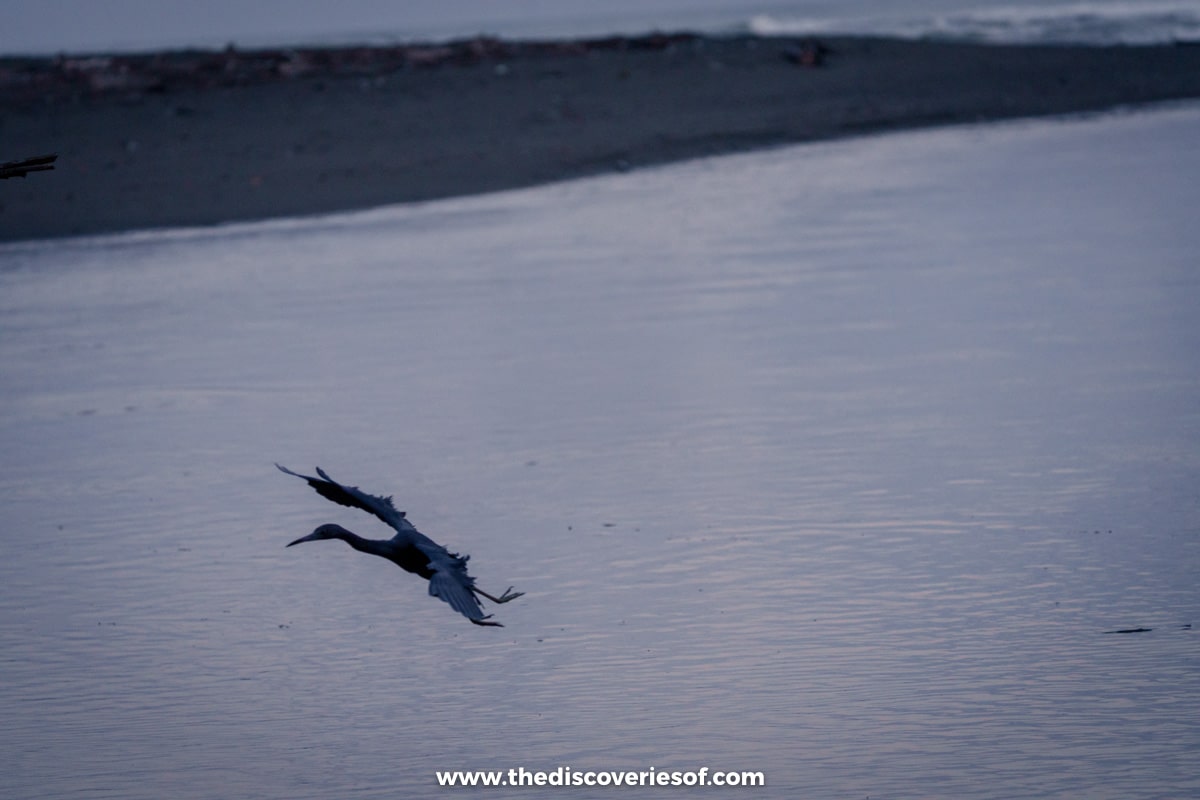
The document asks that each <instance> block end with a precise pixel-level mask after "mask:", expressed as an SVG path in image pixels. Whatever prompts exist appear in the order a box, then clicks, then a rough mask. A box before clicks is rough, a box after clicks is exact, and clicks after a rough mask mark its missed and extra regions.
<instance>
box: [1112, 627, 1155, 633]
mask: <svg viewBox="0 0 1200 800" xmlns="http://www.w3.org/2000/svg"><path fill="white" fill-rule="evenodd" d="M1152 630H1154V628H1121V629H1120V630H1119V631H1105V633H1149V632H1150V631H1152Z"/></svg>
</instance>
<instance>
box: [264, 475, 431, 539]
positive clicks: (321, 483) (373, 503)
mask: <svg viewBox="0 0 1200 800" xmlns="http://www.w3.org/2000/svg"><path fill="white" fill-rule="evenodd" d="M275 466H276V467H278V468H279V470H280V472H286V473H287V474H288V475H295V476H296V477H297V478H302V479H304V480H306V481H308V485H309V486H311V487H312V488H314V489H316V490H317V494H319V495H321V497H324V498H325V499H326V500H332V501H333V502H335V503H337V504H338V505H341V506H350V507H351V508H361V509H362V510H363V511H366V512H367V513H369V514H374V515H375V516H377V517H379V519H381V520H383V521H384V522H386V523H387V524H388V525H391V526H392V527H393V528H395V529H396V532H397V533H398V534H402V535H404V536H406V537H407V536H418V537H421V538H426V537H424V536H422V535H421V533H420V532H419V531H418V530H417V529H416V527H414V526H413V524H412V523H411V522H409V521H408V520H407V519H405V518H404V512H403V511H397V510H396V506H394V505H393V504H392V498H391V497H376V496H375V495H373V494H367V493H366V492H364V491H361V490H360V489H359V488H358V487H357V486H343V485H342V484H340V483H338V482H337V481H335V480H334V479H333V478H331V477H329V475H327V474H326V473H325V470H323V469H321V468H320V467H317V474H318V475H320V476H321V477H320V478H314V477H312V476H310V475H301V474H300V473H299V472H292V471H291V470H290V469H288V468H287V467H285V466H283V465H282V464H276V465H275Z"/></svg>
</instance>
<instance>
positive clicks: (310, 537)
mask: <svg viewBox="0 0 1200 800" xmlns="http://www.w3.org/2000/svg"><path fill="white" fill-rule="evenodd" d="M320 538H322V537H320V536H317V535H316V534H315V533H310V534H309V535H308V536H301V537H300V538H299V539H297V540H296V541H294V542H288V543H287V544H286V545H285V547H291V546H292V545H294V544H300V543H301V542H312V541H316V540H317V539H320Z"/></svg>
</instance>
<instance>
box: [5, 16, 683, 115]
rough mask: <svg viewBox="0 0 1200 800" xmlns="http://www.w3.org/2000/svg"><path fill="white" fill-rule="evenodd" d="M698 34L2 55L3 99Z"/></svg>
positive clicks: (257, 80)
mask: <svg viewBox="0 0 1200 800" xmlns="http://www.w3.org/2000/svg"><path fill="white" fill-rule="evenodd" d="M699 38H700V37H699V35H698V34H693V33H671V34H668V33H650V34H645V35H641V36H607V37H602V38H595V39H577V40H566V41H552V40H545V41H541V40H531V41H506V40H503V39H499V38H497V37H493V36H475V37H472V38H470V39H461V40H456V41H450V42H445V43H440V44H395V45H384V46H375V45H362V46H350V47H285V48H263V49H252V50H243V49H241V48H238V47H236V46H235V45H232V44H231V45H229V46H227V47H225V48H224V49H222V50H196V49H193V50H175V51H166V52H158V53H125V54H101V55H95V54H93V55H73V56H72V55H59V56H57V57H55V58H37V57H7V58H0V96H5V97H9V98H14V99H23V100H27V101H32V100H46V99H53V98H59V97H62V98H71V97H75V98H78V97H85V96H89V95H102V94H113V93H131V94H139V93H147V92H155V93H158V92H169V91H172V90H177V89H192V88H202V89H203V88H214V87H225V86H245V85H252V84H261V83H270V82H273V81H282V80H290V79H296V78H305V77H313V76H316V77H345V76H350V77H368V78H370V77H376V76H380V75H386V74H388V73H391V72H396V71H400V70H406V69H431V68H439V67H445V66H472V65H475V64H480V63H491V62H504V61H506V60H508V59H512V58H514V57H520V56H531V57H536V56H562V55H578V56H583V55H587V54H588V53H591V52H599V51H614V50H618V51H619V50H629V51H645V50H651V51H654V50H660V51H665V50H669V49H671V48H672V47H674V46H676V45H678V44H681V43H685V42H693V41H695V40H697V39H699Z"/></svg>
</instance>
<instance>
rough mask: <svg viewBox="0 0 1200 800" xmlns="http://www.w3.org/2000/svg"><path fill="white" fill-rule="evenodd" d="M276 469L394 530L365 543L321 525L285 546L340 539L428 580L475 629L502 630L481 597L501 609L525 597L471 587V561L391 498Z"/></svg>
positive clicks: (324, 477) (432, 590) (320, 472)
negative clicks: (423, 529) (435, 537)
mask: <svg viewBox="0 0 1200 800" xmlns="http://www.w3.org/2000/svg"><path fill="white" fill-rule="evenodd" d="M275 466H276V467H278V468H279V470H280V471H281V472H286V473H287V474H288V475H295V476H296V477H297V478H302V479H304V480H305V481H307V482H308V485H309V486H311V487H312V488H314V489H316V490H317V494H319V495H321V496H322V497H324V498H325V499H326V500H332V501H333V502H335V503H337V504H338V505H342V506H350V507H351V508H361V509H362V510H363V511H366V512H368V513H371V514H374V515H375V516H377V517H379V519H381V520H383V521H384V522H386V523H387V524H388V525H391V526H392V527H393V528H394V529H395V530H396V535H395V536H393V537H392V538H391V539H386V540H379V539H364V538H362V537H361V536H359V535H358V534H355V533H351V532H350V531H348V530H346V529H345V528H343V527H342V526H341V525H334V524H332V523H331V524H328V525H322V526H320V527H319V528H317V529H316V530H314V531H313V532H312V533H310V534H309V535H308V536H302V537H300V538H299V539H297V540H296V541H294V542H289V543H288V545H287V546H288V547H291V546H292V545H294V544H300V543H301V542H315V541H317V540H319V539H341V540H342V541H343V542H345V543H346V544H348V545H350V546H351V547H353V548H354V549H355V550H359V551H361V552H363V553H370V554H371V555H376V556H381V557H382V558H386V559H387V560H388V561H391V562H392V563H393V564H395V565H396V566H398V567H400V569H402V570H404V571H405V572H411V573H413V574H415V575H420V576H421V577H422V578H425V579H426V580H428V581H429V594H431V595H433V596H434V597H437V598H439V599H441V600H444V601H446V602H447V603H449V604H450V607H451V608H453V609H454V610H455V611H457V612H458V613H460V614H462V615H463V616H464V617H466V618H467V619H469V620H471V622H473V623H475V624H476V625H492V626H495V627H503V626H502V625H500V623H499V622H488V620H489V619H490V618H491V616H492V615H491V614H484V613H483V609H482V607H480V605H479V598H480V597H484V598H487V599H488V600H491V601H492V602H493V603H497V604H499V603H507V602H509V601H510V600H516V599H517V598H518V597H520V596H521V595H523V594H524V592H514V591H513V590H512V587H511V586H510V587H508V589H506V590H505V591H504V594H502V595H500V596H499V597H493V596H492V595H490V594H488V593H487V592H485V591H483V590H482V589H480V588H479V587H478V586H476V585H475V579H474V578H472V577H471V576H470V575H468V574H467V560H468V559H469V558H470V556H460V555H458V554H457V553H451V552H450V551H449V550H447V549H446V548H444V547H442V546H441V545H440V544H438V543H437V542H435V541H433V540H432V539H430V538H429V537H428V536H426V535H425V534H423V533H421V532H420V531H418V530H417V529H416V528H415V527H414V526H413V524H412V523H411V522H409V521H408V520H407V519H405V516H404V512H403V511H397V510H396V506H394V505H393V504H392V498H391V497H376V496H374V495H370V494H367V493H366V492H363V491H359V489H358V487H357V486H343V485H342V484H340V483H338V482H337V481H335V480H334V479H333V478H331V477H329V476H328V475H327V474H326V473H325V471H324V470H322V469H321V468H320V467H317V474H318V475H320V476H321V477H320V478H313V477H310V476H308V475H301V474H300V473H298V472H292V471H291V470H290V469H288V468H287V467H284V466H281V465H279V464H276V465H275Z"/></svg>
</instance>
